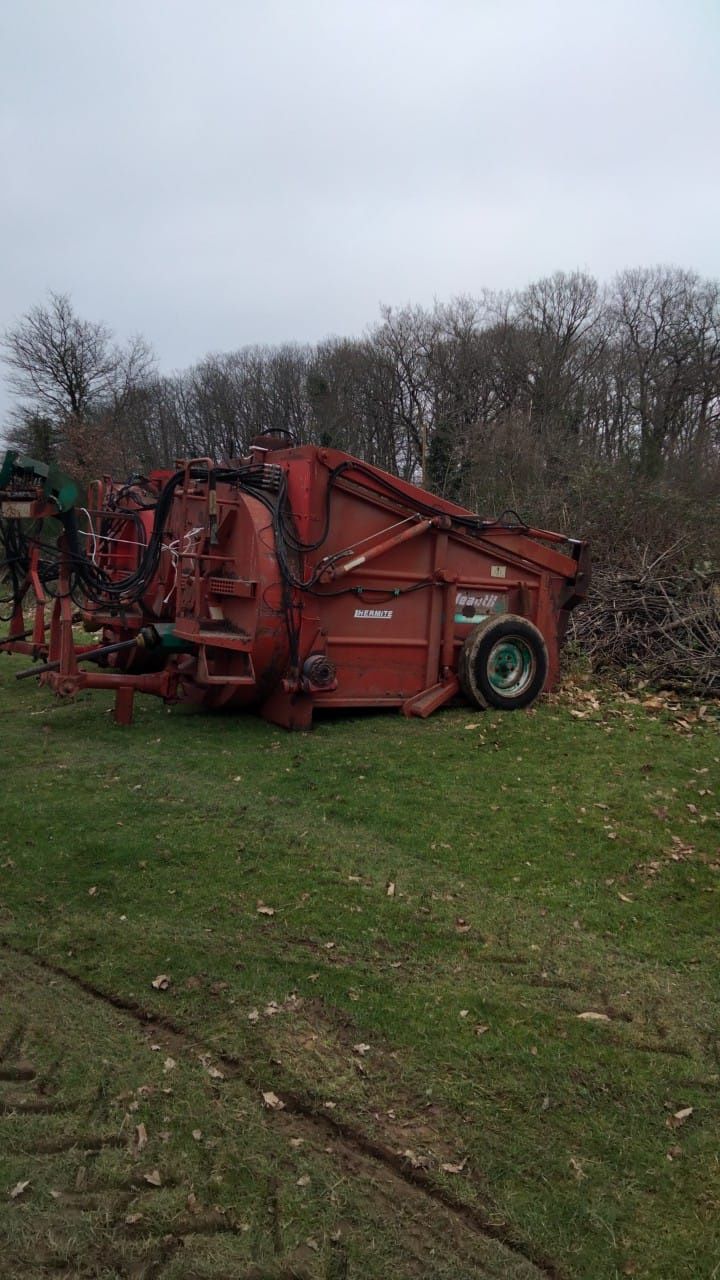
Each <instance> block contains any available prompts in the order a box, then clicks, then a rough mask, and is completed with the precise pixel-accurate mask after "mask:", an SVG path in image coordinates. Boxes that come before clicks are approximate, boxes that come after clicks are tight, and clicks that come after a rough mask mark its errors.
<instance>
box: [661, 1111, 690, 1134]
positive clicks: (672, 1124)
mask: <svg viewBox="0 0 720 1280" xmlns="http://www.w3.org/2000/svg"><path fill="white" fill-rule="evenodd" d="M693 1111H694V1107H681V1108H680V1110H679V1111H676V1112H675V1114H674V1115H672V1116H668V1118H667V1120H666V1121H665V1123H666V1124H667V1127H668V1129H679V1128H680V1125H681V1124H685V1121H686V1120H689V1119H690V1116H691V1115H692V1113H693Z"/></svg>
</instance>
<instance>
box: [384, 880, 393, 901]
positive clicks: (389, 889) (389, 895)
mask: <svg viewBox="0 0 720 1280" xmlns="http://www.w3.org/2000/svg"><path fill="white" fill-rule="evenodd" d="M385 896H386V897H387V898H394V897H395V881H394V880H388V882H387V884H386V886H385Z"/></svg>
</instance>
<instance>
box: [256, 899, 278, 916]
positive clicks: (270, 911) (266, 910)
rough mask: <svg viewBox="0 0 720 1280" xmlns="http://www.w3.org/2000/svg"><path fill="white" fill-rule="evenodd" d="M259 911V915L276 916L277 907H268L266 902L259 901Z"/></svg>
mask: <svg viewBox="0 0 720 1280" xmlns="http://www.w3.org/2000/svg"><path fill="white" fill-rule="evenodd" d="M257 913H258V915H259V916H274V915H275V908H274V907H266V906H265V903H264V902H258V904H257Z"/></svg>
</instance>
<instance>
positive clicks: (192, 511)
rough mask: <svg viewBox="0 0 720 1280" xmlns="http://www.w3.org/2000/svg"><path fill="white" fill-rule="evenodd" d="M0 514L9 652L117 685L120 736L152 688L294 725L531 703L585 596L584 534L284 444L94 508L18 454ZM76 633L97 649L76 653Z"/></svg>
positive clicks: (552, 677)
mask: <svg viewBox="0 0 720 1280" xmlns="http://www.w3.org/2000/svg"><path fill="white" fill-rule="evenodd" d="M0 520H1V521H2V524H1V525H0V533H1V534H2V538H3V540H4V543H5V550H4V552H2V553H1V555H2V557H4V558H5V561H6V568H5V577H6V580H7V581H9V582H10V585H11V588H12V590H11V593H10V594H11V597H12V598H11V602H10V603H11V609H12V614H11V622H10V632H9V636H8V639H7V640H5V641H4V642H3V643H2V647H3V648H4V649H6V650H7V651H10V652H13V651H20V652H26V653H28V652H29V653H32V655H33V657H34V658H35V659H36V660H38V663H39V665H36V666H34V667H31V668H30V669H29V671H27V672H20V673H19V675H20V677H21V678H22V677H23V676H25V675H35V674H37V675H39V677H40V682H41V683H43V684H46V685H48V686H49V687H50V688H52V689H53V690H54V691H55V692H56V693H58V694H60V695H62V696H66V697H67V696H69V695H72V694H74V693H75V692H76V691H77V690H80V689H97V688H100V689H111V690H113V691H114V692H115V716H116V719H117V721H118V722H119V723H121V724H128V723H130V721H131V719H132V709H133V698H134V695H135V694H136V693H138V692H141V693H152V694H156V695H158V696H160V697H161V698H163V699H165V700H166V701H167V702H175V701H178V700H192V701H195V702H197V703H199V704H201V705H202V706H203V707H206V708H220V707H224V708H232V709H237V710H244V709H246V708H247V709H251V708H252V709H256V710H257V711H259V713H260V714H261V715H262V716H264V717H265V718H266V719H267V720H269V721H271V722H273V723H275V724H279V725H283V726H285V727H286V728H289V729H305V728H308V727H309V726H310V724H311V722H312V717H313V713H314V711H315V710H316V709H325V708H342V707H348V708H362V707H383V706H388V707H397V708H399V709H400V710H402V711H403V712H404V714H405V715H408V716H421V717H425V716H428V715H430V714H431V712H433V711H435V710H436V709H437V708H439V707H441V706H443V705H445V704H447V703H449V702H452V701H453V700H455V699H464V700H465V701H466V702H469V703H470V704H472V705H473V706H475V707H480V708H484V707H493V708H502V709H507V710H514V709H517V708H521V707H528V706H530V704H531V703H533V702H534V701H535V699H536V698H537V697H538V696H539V694H540V693H541V692H542V691H543V690H544V689H549V688H551V687H552V685H553V684H554V682H555V681H556V679H557V676H558V664H559V653H560V647H561V643H562V639H563V635H564V632H565V628H566V625H567V620H568V617H569V613H570V611H571V610H572V609H573V608H574V607H575V605H577V604H578V603H579V602H580V601H581V600H582V599H583V598H584V596H585V594H586V591H587V587H588V575H589V566H588V550H587V545H586V544H585V543H583V542H580V541H577V540H570V539H567V538H566V537H565V536H564V535H562V534H559V533H553V532H550V531H548V530H543V529H535V528H532V527H530V526H528V525H526V524H524V523H522V522H521V521H520V520H519V518H518V517H517V516H516V515H515V514H514V513H507V514H506V516H505V517H501V518H500V519H482V518H481V517H479V516H477V515H474V514H473V513H472V512H471V511H468V510H466V509H464V508H463V507H460V506H458V505H456V504H455V503H453V502H449V501H447V500H446V499H443V498H439V497H436V496H435V495H433V494H431V493H429V492H427V491H425V490H423V489H421V488H419V487H417V486H415V485H413V484H410V483H408V482H406V481H403V480H400V479H398V478H397V477H395V476H392V475H390V474H388V473H386V472H384V471H382V470H380V469H379V468H377V467H374V466H371V465H369V464H367V463H365V462H362V461H360V460H359V459H357V458H353V457H351V456H350V455H349V454H346V453H341V452H339V451H338V450H335V449H328V448H319V447H316V446H313V445H306V446H299V447H294V446H289V445H288V444H287V443H286V442H284V441H283V440H281V439H278V437H276V436H262V437H258V438H257V439H256V441H255V442H254V444H253V446H252V448H251V451H250V453H249V454H248V456H247V457H244V458H241V459H239V460H236V461H233V462H228V463H224V464H218V463H217V462H215V461H214V460H212V459H210V458H194V459H190V460H187V461H185V462H183V463H182V464H179V465H178V466H177V467H176V469H175V470H173V471H157V472H152V473H151V474H150V475H149V476H147V477H135V478H133V479H131V480H130V481H129V482H128V483H126V484H124V485H119V484H117V483H114V482H112V481H111V480H109V479H107V478H106V479H104V480H102V481H98V482H96V483H94V484H93V485H92V486H91V487H90V492H89V494H88V498H87V507H81V506H79V505H78V500H77V493H76V491H75V488H74V486H73V484H72V481H69V480H68V479H67V478H66V477H64V476H62V474H61V473H59V472H55V471H53V469H52V468H43V467H42V466H40V465H39V464H36V463H33V462H32V460H30V459H28V458H22V457H19V456H18V455H16V454H13V453H10V454H8V455H7V457H6V459H5V463H4V465H3V468H2V471H1V472H0ZM48 522H51V526H50V525H48ZM49 527H53V528H55V529H56V530H58V531H59V532H58V535H57V537H56V539H55V541H54V543H53V542H50V541H49V540H48V539H49V534H48V532H47V530H48V528H49ZM0 594H1V595H6V594H7V593H6V591H4V590H2V587H0ZM31 596H33V597H34V600H35V621H34V623H33V627H32V628H31V630H30V633H27V632H26V624H25V622H24V611H23V607H24V605H26V603H27V601H28V600H29V599H30V597H31ZM48 605H51V609H52V612H51V617H50V620H49V628H48V627H47V625H46V617H45V611H46V609H47V608H48ZM79 622H80V623H81V624H82V625H83V626H84V627H85V628H86V630H87V631H93V632H99V633H100V635H99V639H97V640H95V641H94V642H93V643H88V644H81V643H78V639H77V625H78V623H79ZM88 664H92V665H91V666H88Z"/></svg>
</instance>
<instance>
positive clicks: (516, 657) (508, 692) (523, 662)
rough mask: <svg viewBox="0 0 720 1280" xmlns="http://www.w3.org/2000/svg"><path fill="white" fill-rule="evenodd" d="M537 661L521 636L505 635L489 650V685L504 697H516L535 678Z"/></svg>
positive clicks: (529, 646)
mask: <svg viewBox="0 0 720 1280" xmlns="http://www.w3.org/2000/svg"><path fill="white" fill-rule="evenodd" d="M536 669H537V662H536V659H535V654H534V653H533V650H532V647H531V645H530V644H528V642H527V640H524V639H523V637H522V636H505V637H504V638H503V639H502V640H498V642H497V644H495V645H493V647H492V649H491V650H490V654H489V656H488V661H487V675H488V680H489V681H490V685H491V687H492V688H493V689H494V690H495V691H496V693H501V694H502V695H503V697H505V698H518V697H519V696H520V694H521V693H524V692H525V690H526V689H527V688H528V685H530V684H532V681H533V679H534V678H535V671H536Z"/></svg>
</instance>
